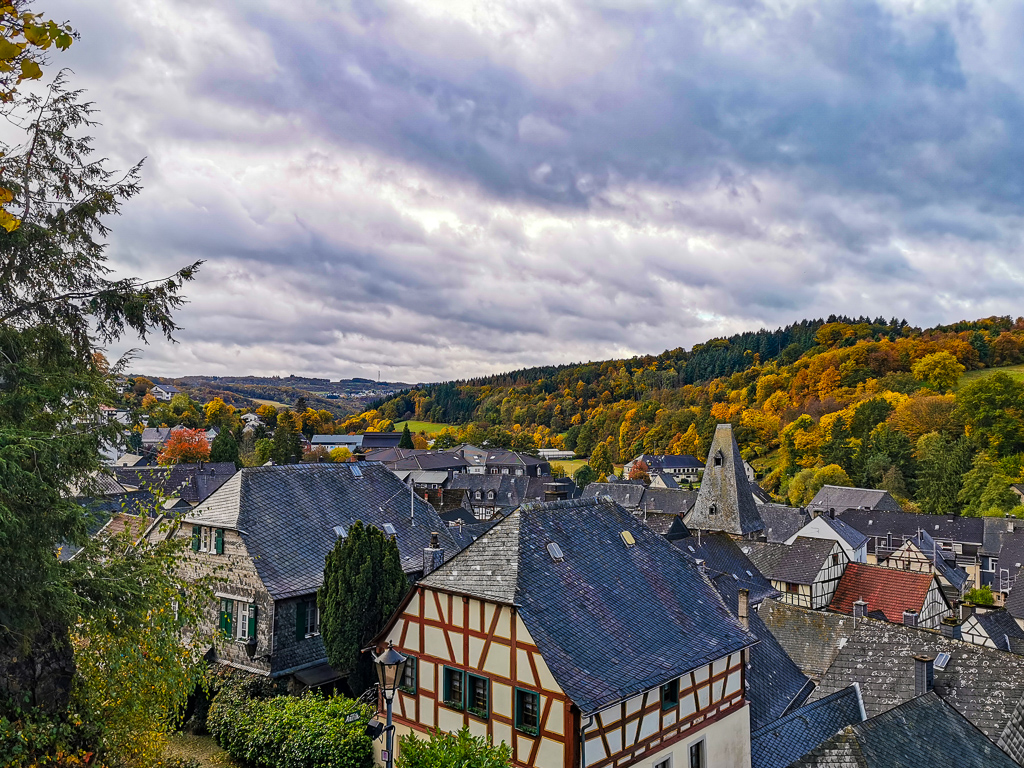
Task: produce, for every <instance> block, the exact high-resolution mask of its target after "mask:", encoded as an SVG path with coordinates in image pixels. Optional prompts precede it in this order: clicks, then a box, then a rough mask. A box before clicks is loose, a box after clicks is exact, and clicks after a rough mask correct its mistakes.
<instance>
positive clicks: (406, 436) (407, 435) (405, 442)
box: [398, 423, 413, 448]
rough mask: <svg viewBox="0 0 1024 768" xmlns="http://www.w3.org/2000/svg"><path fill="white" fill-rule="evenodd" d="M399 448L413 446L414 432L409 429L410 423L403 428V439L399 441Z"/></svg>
mask: <svg viewBox="0 0 1024 768" xmlns="http://www.w3.org/2000/svg"><path fill="white" fill-rule="evenodd" d="M398 447H399V448H412V447H413V444H412V432H410V431H409V424H408V423H406V425H405V427H403V428H402V439H401V440H399V441H398Z"/></svg>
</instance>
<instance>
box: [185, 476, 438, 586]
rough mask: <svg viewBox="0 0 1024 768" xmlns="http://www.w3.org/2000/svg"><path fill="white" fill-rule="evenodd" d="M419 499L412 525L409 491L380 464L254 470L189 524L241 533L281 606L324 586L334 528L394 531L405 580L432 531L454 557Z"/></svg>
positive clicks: (224, 489)
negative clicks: (357, 523)
mask: <svg viewBox="0 0 1024 768" xmlns="http://www.w3.org/2000/svg"><path fill="white" fill-rule="evenodd" d="M414 499H415V501H414V502H413V503H414V504H415V520H412V519H411V517H410V510H409V506H410V491H409V489H408V488H407V487H406V486H405V485H403V484H402V483H401V481H399V480H398V478H396V477H395V476H394V475H393V474H392V473H391V472H390V471H388V469H387V468H386V467H384V466H383V465H382V464H377V463H376V462H358V463H345V464H326V463H325V464H288V465H278V466H269V467H254V468H247V469H242V470H240V471H238V472H237V473H235V475H234V476H232V477H231V479H229V480H228V481H227V482H226V483H225V484H224V485H223V486H221V487H220V488H219V489H218V490H217V491H216V492H215V493H214V494H213V495H212V496H211V497H210V498H209V499H207V500H206V501H205V502H204V503H202V504H200V505H199V506H198V507H196V508H195V509H193V510H192V511H191V513H189V514H188V515H185V516H184V521H185V523H186V524H188V523H196V524H204V525H209V526H212V527H216V528H232V529H235V530H237V531H238V532H239V535H240V536H241V537H242V540H243V541H244V542H245V546H246V548H247V549H248V552H249V555H250V557H252V559H253V564H254V566H255V567H256V571H257V572H258V573H259V576H260V579H261V580H262V582H263V586H264V587H266V589H267V591H268V592H269V593H270V595H271V596H272V597H273V598H274V599H275V600H279V599H281V598H285V597H293V596H296V595H304V594H309V593H310V592H313V591H315V590H316V589H318V588H319V587H320V585H321V584H322V583H323V576H324V557H325V556H326V555H327V553H328V552H329V551H330V550H331V548H332V547H333V546H334V543H335V541H336V540H337V534H336V533H335V532H334V528H335V526H339V525H340V526H345V527H346V528H347V527H348V526H351V525H352V524H353V523H354V522H355V521H356V520H362V521H363V523H364V524H367V525H375V526H377V527H378V528H381V529H382V530H383V527H384V524H385V523H391V524H392V525H393V526H394V527H395V529H396V532H397V536H396V541H397V542H398V550H399V554H400V555H401V559H402V568H403V570H404V571H405V572H406V573H417V572H419V571H421V570H422V569H423V550H424V549H425V548H426V547H427V546H428V545H429V544H430V533H431V531H436V532H438V533H439V534H440V542H441V548H442V549H443V550H444V551H445V554H446V555H447V556H451V555H452V554H454V553H455V552H456V551H457V546H456V543H455V540H454V539H453V538H452V536H451V534H450V533H449V531H448V526H447V525H446V524H444V523H443V522H442V521H441V519H440V518H439V517H438V516H437V512H435V511H434V508H433V507H432V506H430V504H428V503H427V502H425V501H424V500H423V499H421V498H419V497H418V496H414Z"/></svg>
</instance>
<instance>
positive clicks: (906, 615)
mask: <svg viewBox="0 0 1024 768" xmlns="http://www.w3.org/2000/svg"><path fill="white" fill-rule="evenodd" d="M903 626H905V627H916V626H917V611H915V610H912V609H910V608H908V609H907V610H905V611H904V612H903Z"/></svg>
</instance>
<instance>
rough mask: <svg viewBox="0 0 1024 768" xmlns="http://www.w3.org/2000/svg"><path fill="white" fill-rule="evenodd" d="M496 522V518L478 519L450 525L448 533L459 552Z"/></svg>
mask: <svg viewBox="0 0 1024 768" xmlns="http://www.w3.org/2000/svg"><path fill="white" fill-rule="evenodd" d="M497 522H498V521H497V520H480V521H477V522H475V523H466V524H463V525H452V526H449V528H448V533H450V534H451V535H452V538H453V539H455V543H456V545H457V547H458V551H459V552H461V551H462V550H464V549H465V548H466V547H468V546H469V545H470V544H472V543H473V542H474V541H476V540H477V539H479V538H480V537H481V536H483V535H484V534H485V533H487V531H489V530H490V529H491V528H492V527H494V525H495V524H496V523H497Z"/></svg>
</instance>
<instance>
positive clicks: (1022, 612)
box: [1004, 568, 1024, 619]
mask: <svg viewBox="0 0 1024 768" xmlns="http://www.w3.org/2000/svg"><path fill="white" fill-rule="evenodd" d="M1022 573H1024V568H1020V569H1018V570H1017V574H1016V578H1017V580H1020V578H1021V574H1022ZM1014 584H1016V581H1014ZM1021 585H1022V586H1024V581H1022V582H1021ZM1004 607H1005V608H1006V612H1007V613H1009V614H1010V615H1011V616H1013V618H1015V619H1024V589H1011V590H1010V594H1009V595H1007V596H1006V603H1005V605H1004Z"/></svg>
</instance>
